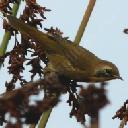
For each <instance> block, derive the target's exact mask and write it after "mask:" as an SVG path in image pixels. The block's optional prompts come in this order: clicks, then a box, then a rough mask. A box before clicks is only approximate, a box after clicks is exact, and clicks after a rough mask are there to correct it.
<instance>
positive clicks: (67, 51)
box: [6, 15, 122, 83]
mask: <svg viewBox="0 0 128 128" xmlns="http://www.w3.org/2000/svg"><path fill="white" fill-rule="evenodd" d="M6 17H7V19H8V21H9V24H10V25H11V26H12V27H13V28H14V29H16V30H18V31H19V32H20V33H22V34H24V35H25V36H27V37H29V38H30V39H34V40H36V41H37V42H38V43H39V45H40V46H41V48H42V50H44V51H45V52H46V55H47V57H48V60H49V62H48V65H47V67H46V70H45V71H46V72H55V73H57V74H58V76H65V77H66V78H69V79H71V80H75V81H77V82H87V83H96V82H105V81H109V80H113V79H121V80H122V77H121V76H120V73H119V70H118V68H117V66H116V65H115V64H113V63H112V62H110V61H107V60H102V59H100V58H99V57H97V56H96V55H95V54H93V53H92V52H90V51H89V50H87V49H86V48H83V47H82V46H78V45H74V43H73V42H72V43H71V41H70V42H69V41H63V40H60V41H56V40H54V39H51V38H49V36H48V35H47V34H46V33H44V32H42V31H40V30H37V29H36V28H34V27H32V26H30V25H28V24H26V23H24V22H23V21H21V20H20V19H17V18H16V17H14V16H11V15H7V16H6Z"/></svg>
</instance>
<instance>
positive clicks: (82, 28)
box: [74, 0, 96, 45]
mask: <svg viewBox="0 0 128 128" xmlns="http://www.w3.org/2000/svg"><path fill="white" fill-rule="evenodd" d="M95 2H96V0H90V1H89V4H88V7H87V9H86V11H85V14H84V16H83V19H82V21H81V24H80V26H79V29H78V31H77V34H76V37H75V41H74V42H75V44H76V45H79V43H80V41H81V38H82V36H83V33H84V31H85V28H86V26H87V23H88V21H89V18H90V16H91V13H92V11H93V8H94V5H95Z"/></svg>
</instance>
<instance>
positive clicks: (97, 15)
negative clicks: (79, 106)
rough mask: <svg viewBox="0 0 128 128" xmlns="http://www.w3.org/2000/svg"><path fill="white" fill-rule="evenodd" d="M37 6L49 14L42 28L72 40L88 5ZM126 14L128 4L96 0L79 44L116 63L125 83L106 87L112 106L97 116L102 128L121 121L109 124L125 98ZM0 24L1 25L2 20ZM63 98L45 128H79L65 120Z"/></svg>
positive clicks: (56, 1)
mask: <svg viewBox="0 0 128 128" xmlns="http://www.w3.org/2000/svg"><path fill="white" fill-rule="evenodd" d="M39 3H41V4H42V5H43V6H46V7H47V8H49V9H51V10H52V11H51V12H48V13H47V14H46V17H47V20H45V21H44V23H43V25H44V27H47V28H49V27H50V26H54V27H58V28H60V29H61V30H62V31H63V32H64V35H65V36H69V37H70V39H71V40H74V37H75V35H76V31H77V29H78V27H79V24H80V22H81V19H82V16H83V14H84V11H85V7H86V5H87V3H88V1H87V0H86V1H82V0H76V1H74V0H70V1H68V0H61V1H60V0H54V1H51V0H39ZM21 9H22V7H21ZM19 12H20V11H19ZM127 12H128V1H127V0H118V1H117V0H107V1H106V0H97V2H96V6H95V8H94V11H93V13H92V16H91V18H90V21H89V24H88V27H87V29H86V32H85V34H84V36H83V38H82V41H81V45H82V46H84V47H86V48H87V49H89V50H90V51H91V52H93V53H95V54H96V55H97V56H98V57H100V58H102V59H106V60H109V61H112V62H113V63H115V64H116V65H117V66H118V68H119V70H120V73H121V76H122V77H123V79H124V81H120V80H113V81H111V82H109V85H108V86H107V89H108V97H109V99H110V101H111V103H110V105H108V106H107V107H105V108H104V109H103V110H102V111H101V113H100V115H101V116H100V122H101V123H100V126H101V128H110V127H111V128H117V127H118V126H119V123H120V121H119V120H117V119H115V120H112V116H113V115H114V113H115V111H116V110H117V109H118V108H119V107H120V106H121V105H122V104H123V102H124V101H125V100H126V99H127V98H128V97H127V96H128V95H127V90H128V70H127V69H128V60H127V49H128V43H127V42H128V36H127V35H125V34H124V33H123V29H124V28H127V27H128V15H127ZM0 24H2V19H1V20H0ZM2 32H3V30H2V28H0V38H2ZM10 47H11V43H10V44H9V45H8V49H10ZM6 72H7V71H6V70H4V69H2V70H1V72H0V79H1V80H2V81H0V89H1V92H2V90H4V87H2V85H3V84H2V83H3V82H4V80H5V79H6V77H8V75H7V74H6ZM85 86H86V84H85ZM65 97H66V96H63V97H62V100H63V102H61V103H60V104H59V105H58V106H57V107H56V108H55V109H54V110H53V112H52V114H51V117H50V119H49V122H48V124H47V127H46V128H53V127H54V128H55V127H56V128H60V127H61V128H65V127H66V128H81V125H79V123H77V122H76V120H75V119H70V118H68V116H69V112H70V108H69V106H68V105H66V98H65Z"/></svg>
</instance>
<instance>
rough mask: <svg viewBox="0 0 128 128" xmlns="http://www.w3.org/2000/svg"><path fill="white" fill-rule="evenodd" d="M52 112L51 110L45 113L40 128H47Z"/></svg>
mask: <svg viewBox="0 0 128 128" xmlns="http://www.w3.org/2000/svg"><path fill="white" fill-rule="evenodd" d="M51 112H52V108H50V109H49V110H47V111H46V112H43V114H42V116H41V119H40V122H39V126H38V128H45V126H46V124H47V122H48V119H49V117H50V114H51Z"/></svg>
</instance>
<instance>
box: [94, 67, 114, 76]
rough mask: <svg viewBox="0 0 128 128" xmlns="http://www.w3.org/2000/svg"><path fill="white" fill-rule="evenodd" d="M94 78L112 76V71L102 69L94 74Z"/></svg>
mask: <svg viewBox="0 0 128 128" xmlns="http://www.w3.org/2000/svg"><path fill="white" fill-rule="evenodd" d="M96 76H98V77H110V76H112V69H102V70H98V71H97V72H96Z"/></svg>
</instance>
